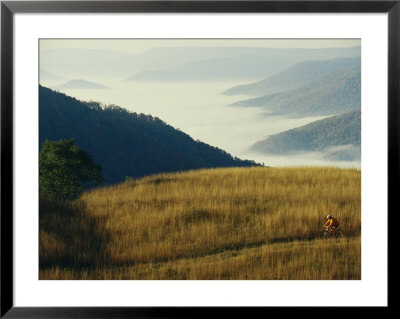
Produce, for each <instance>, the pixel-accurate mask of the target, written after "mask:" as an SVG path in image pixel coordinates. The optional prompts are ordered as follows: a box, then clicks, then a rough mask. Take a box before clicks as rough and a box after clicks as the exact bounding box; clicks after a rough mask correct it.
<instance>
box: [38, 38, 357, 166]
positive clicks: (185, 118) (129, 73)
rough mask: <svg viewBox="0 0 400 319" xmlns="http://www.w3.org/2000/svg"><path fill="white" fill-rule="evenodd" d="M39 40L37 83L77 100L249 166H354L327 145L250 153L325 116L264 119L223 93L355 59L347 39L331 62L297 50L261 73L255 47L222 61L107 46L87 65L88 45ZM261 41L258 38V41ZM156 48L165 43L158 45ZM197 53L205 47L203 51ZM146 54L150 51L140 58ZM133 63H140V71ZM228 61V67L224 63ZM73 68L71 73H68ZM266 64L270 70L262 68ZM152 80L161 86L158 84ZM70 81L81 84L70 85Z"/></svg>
mask: <svg viewBox="0 0 400 319" xmlns="http://www.w3.org/2000/svg"><path fill="white" fill-rule="evenodd" d="M41 41H44V42H45V45H44V44H43V43H42V44H41V52H40V54H41V62H40V68H41V79H40V84H41V85H43V86H46V87H48V88H51V89H53V90H57V91H59V92H62V93H65V94H67V95H69V96H72V97H75V98H76V99H79V100H82V101H96V102H100V103H101V104H102V105H109V104H114V105H118V106H120V107H122V108H126V109H127V110H129V111H132V112H136V113H144V114H149V115H152V116H153V117H158V118H160V119H161V120H163V121H164V122H166V123H167V124H169V125H171V126H173V127H174V128H176V129H179V130H181V131H183V132H185V133H187V134H189V135H190V136H191V137H192V138H193V139H195V140H201V141H203V142H205V143H207V144H210V145H213V146H216V147H219V148H221V149H223V150H225V151H227V152H228V153H230V154H231V155H232V156H237V157H239V158H241V159H249V160H254V161H256V162H258V163H264V165H266V166H297V165H323V166H339V167H360V166H361V163H360V160H343V159H339V160H337V159H336V160H335V158H332V157H329V156H327V152H332V147H330V148H327V150H326V151H325V150H318V151H309V152H308V151H306V152H293V153H289V154H274V155H272V154H265V153H260V152H255V151H254V150H253V151H252V150H250V148H251V146H252V145H253V144H255V143H256V142H258V141H261V140H264V139H266V138H267V137H268V136H270V135H273V134H277V133H280V132H284V131H287V130H290V129H293V128H297V127H301V126H304V125H306V124H309V123H312V122H314V121H317V120H321V119H323V118H326V117H327V116H328V115H323V116H322V115H319V116H305V117H289V116H285V115H283V114H275V115H268V114H267V111H266V109H265V108H262V107H256V106H254V107H253V106H249V107H240V106H232V105H231V104H233V103H235V102H238V101H241V100H246V99H248V98H249V96H248V95H244V94H242V95H226V94H223V92H225V91H227V90H228V89H230V88H232V87H235V86H238V85H243V84H250V83H253V82H257V81H261V80H263V79H264V78H266V77H268V76H271V75H273V74H275V73H278V72H281V71H283V70H285V69H287V68H288V67H290V66H292V65H294V64H295V63H297V62H298V61H307V60H308V59H310V60H312V59H313V58H315V59H318V58H319V59H323V58H336V57H342V56H343V57H353V56H357V54H358V53H357V52H359V47H356V48H355V49H354V45H356V44H357V43H358V42H356V43H350V41H349V43H348V44H347V47H346V46H345V45H343V47H342V48H344V49H342V48H341V47H340V46H338V48H339V49H338V48H336V49H331V50H333V51H334V50H338V53H337V54H336V53H332V56H330V55H329V54H328V53H326V52H330V51H323V52H319V53H318V52H317V53H315V57H314V56H311V57H310V58H308V57H307V54H305V52H306V51H301V52H300V53H299V54H298V55H297V56H298V59H297V60H296V58H293V56H292V54H288V55H287V58H285V56H283V57H282V56H281V54H278V56H280V57H279V60H278V61H279V62H280V63H276V62H275V61H274V60H273V58H274V55H273V54H270V53H268V54H269V55H270V56H271V60H270V61H265V62H262V63H264V66H265V72H262V68H261V69H260V68H259V67H257V65H254V59H251V56H253V55H254V56H259V57H260V54H259V53H257V52H258V51H257V52H256V51H254V50H257V48H258V47H252V48H251V50H249V51H248V52H246V50H244V51H243V52H239V53H238V54H232V55H231V56H227V52H229V50H226V49H221V50H217V49H214V50H212V47H211V48H209V47H208V51H209V52H205V53H204V52H203V53H202V51H201V50H199V51H197V53H198V54H197V55H196V54H189V55H187V54H182V56H183V57H184V58H183V57H179V56H176V54H173V53H174V52H177V51H179V47H177V46H174V47H173V49H174V50H175V51H174V52H172V53H168V54H165V55H163V52H162V51H161V50H157V49H155V48H156V47H157V43H154V47H150V48H148V47H146V48H145V50H144V49H143V50H142V51H141V52H140V54H139V53H137V52H135V53H130V52H127V49H125V50H124V51H123V50H121V51H120V52H118V47H113V49H112V52H111V53H112V54H110V55H107V50H106V48H107V44H106V43H105V46H104V49H103V50H102V51H101V52H102V54H104V56H99V55H95V56H94V58H93V59H90V58H89V57H88V55H89V56H90V50H89V49H88V48H87V47H88V44H87V42H90V41H89V40H88V41H86V44H85V47H83V48H81V49H80V48H78V47H76V46H77V45H78V44H76V43H74V45H73V46H72V45H71V46H72V48H70V47H68V46H66V47H64V46H57V45H58V44H59V43H61V42H62V40H59V41H60V42H59V43H57V41H56V40H52V41H53V42H54V47H52V43H50V40H41ZM46 41H48V42H46ZM266 41H267V40H264V42H266ZM288 41H290V40H288ZM104 42H106V40H104ZM135 43H136V42H135ZM163 45H165V41H164V42H163ZM179 45H180V46H183V45H185V43H181V42H180V43H179ZM187 45H188V44H187ZM208 45H209V44H208ZM230 45H233V43H230ZM244 45H245V44H244V43H239V42H237V46H238V47H240V46H244ZM322 45H323V43H321V48H324V47H323V46H322ZM133 46H134V43H133ZM98 47H99V46H98V45H97V46H96V50H99V48H98ZM126 47H129V46H126ZM305 47H306V48H305V49H304V48H303V49H304V50H308V49H315V48H318V44H315V43H314V44H312V45H310V46H308V47H307V46H305ZM194 48H195V47H189V49H186V50H189V52H196V50H193V49H194ZM260 48H262V49H266V48H268V45H266V44H264V47H262V46H261V41H260ZM347 48H351V49H347ZM164 49H165V48H164ZM203 50H205V49H204V48H203ZM286 50H290V49H286ZM293 50H295V49H293ZM326 50H328V49H326ZM333 51H332V52H333ZM71 52H74V54H71ZM146 52H148V53H149V55H148V57H147V58H146ZM210 52H211V53H210ZM254 52H255V53H254ZM263 52H264V51H263ZM285 52H286V51H285ZM263 54H264V53H263ZM247 55H249V57H250V58H248V61H249V68H248V69H249V70H250V71H249V72H247V71H246V65H241V66H240V70H239V71H237V72H236V73H235V72H232V73H231V74H228V75H226V76H225V75H224V74H226V72H227V71H226V70H230V69H231V68H232V65H235V63H239V62H238V61H240V63H243V61H246V56H247ZM266 55H267V54H266ZM132 56H134V57H136V58H137V61H136V62H134V61H133V62H132V60H131V57H132ZM294 56H296V55H294ZM57 57H58V59H57ZM168 57H170V59H171V60H170V62H171V63H168ZM69 59H76V60H69ZM259 60H260V61H262V60H266V58H265V57H264V56H261V57H260V59H259ZM77 61H79V63H78V62H77ZM105 61H106V62H105ZM127 61H131V62H127ZM138 61H141V62H140V65H139V64H138V63H139V62H138ZM152 61H158V62H157V63H156V62H155V63H154V64H153V67H152ZM161 61H162V63H161ZM208 61H209V62H210V63H213V67H212V72H214V73H213V75H212V76H211V78H207V72H206V70H205V69H204V68H203V67H202V65H204V63H207V62H208ZM221 61H226V63H227V64H226V65H221V64H222V62H221ZM229 61H230V62H231V63H232V64H229V63H230V62H229ZM75 62H76V63H75ZM74 63H75V65H76V67H71V65H73V64H74ZM97 63H98V65H97ZM121 63H129V65H127V67H126V69H125V70H124V67H123V64H121ZM96 65H97V66H98V67H96ZM114 66H115V67H114ZM268 66H271V67H270V68H268ZM272 66H273V67H272ZM158 72H161V73H158ZM162 72H164V73H162ZM246 72H247V73H246ZM200 74H201V75H200ZM132 77H133V79H132ZM157 78H158V79H160V81H157ZM168 79H170V81H169V80H168ZM185 79H187V80H185ZM72 80H83V81H85V82H82V81H81V82H76V83H74V82H69V81H72ZM127 80H129V81H127ZM336 148H338V147H336ZM339 149H340V150H341V149H351V146H348V145H345V146H341V147H339ZM335 150H336V149H334V150H333V151H335Z"/></svg>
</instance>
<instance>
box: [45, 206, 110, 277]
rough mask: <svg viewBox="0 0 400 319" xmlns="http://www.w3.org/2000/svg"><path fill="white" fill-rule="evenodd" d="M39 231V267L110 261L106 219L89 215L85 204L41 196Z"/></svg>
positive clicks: (73, 266) (81, 267)
mask: <svg viewBox="0 0 400 319" xmlns="http://www.w3.org/2000/svg"><path fill="white" fill-rule="evenodd" d="M39 234H40V235H39V269H40V270H44V269H47V268H52V267H60V268H73V269H83V268H91V267H96V266H100V265H107V264H109V260H110V257H109V254H107V252H106V245H107V242H108V239H109V238H110V234H109V232H108V231H106V229H105V225H104V219H101V218H98V217H96V219H95V218H93V217H91V216H89V215H88V214H87V213H85V207H84V205H83V204H80V203H76V202H55V201H51V200H47V199H40V200H39Z"/></svg>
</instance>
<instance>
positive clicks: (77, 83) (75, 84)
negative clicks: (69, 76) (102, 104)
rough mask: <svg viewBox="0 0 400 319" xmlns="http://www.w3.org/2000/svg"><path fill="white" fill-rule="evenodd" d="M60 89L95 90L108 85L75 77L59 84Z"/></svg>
mask: <svg viewBox="0 0 400 319" xmlns="http://www.w3.org/2000/svg"><path fill="white" fill-rule="evenodd" d="M57 89H59V90H70V89H83V90H87V89H94V90H102V89H107V87H106V86H104V85H102V84H98V83H94V82H90V81H86V80H80V79H75V80H71V81H68V82H65V83H63V84H61V85H59V86H57Z"/></svg>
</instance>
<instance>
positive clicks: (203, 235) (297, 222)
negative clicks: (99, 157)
mask: <svg viewBox="0 0 400 319" xmlns="http://www.w3.org/2000/svg"><path fill="white" fill-rule="evenodd" d="M39 207H40V208H39V212H40V214H39V229H40V241H39V265H40V279H55V280H57V279H71V280H73V279H95V280H104V279H110V280H112V279H117V280H121V279H126V280H135V279H139V280H140V279H150V280H152V279H154V280H156V279H165V280H212V279H215V280H221V279H222V280H225V279H239V280H240V279H248V280H261V279H271V280H273V279H276V280H279V279H291V280H306V279H310V280H321V279H322V280H323V279H325V280H332V279H352V280H359V279H360V278H361V242H360V238H361V237H360V235H361V171H360V170H355V169H337V168H327V167H298V168H266V167H254V168H224V169H206V170H197V171H190V172H181V173H177V174H162V175H156V176H151V177H146V178H143V179H139V180H135V181H132V182H127V183H123V184H119V185H113V186H110V187H102V188H98V189H96V190H94V191H91V192H86V193H84V194H82V196H81V197H80V198H79V199H77V200H75V201H74V202H72V203H53V202H46V201H41V202H40V206H39ZM325 212H335V217H337V218H338V220H339V221H340V224H341V227H342V228H343V229H344V231H345V234H346V237H345V238H338V239H331V240H330V239H327V240H325V241H324V240H320V239H318V237H319V233H320V231H321V230H322V225H323V223H324V222H325V216H326V213H325ZM327 247H329V249H327Z"/></svg>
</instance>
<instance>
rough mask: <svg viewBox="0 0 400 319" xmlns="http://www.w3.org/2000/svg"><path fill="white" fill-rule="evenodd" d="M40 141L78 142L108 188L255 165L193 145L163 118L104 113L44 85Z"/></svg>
mask: <svg viewBox="0 0 400 319" xmlns="http://www.w3.org/2000/svg"><path fill="white" fill-rule="evenodd" d="M39 120H40V121H39V142H40V145H41V143H42V142H43V141H44V140H45V139H49V140H59V139H62V138H71V137H72V138H74V139H75V143H76V144H77V145H78V146H80V147H82V148H83V149H84V150H85V151H87V152H88V153H89V154H91V155H92V156H93V158H94V160H95V162H97V163H98V164H100V165H101V167H102V176H103V178H104V179H105V181H106V183H116V182H120V181H122V180H124V179H125V177H126V176H132V177H140V176H145V175H150V174H155V173H161V172H175V171H180V170H189V169H197V168H213V167H232V166H254V165H255V163H254V162H253V161H243V160H240V159H238V158H233V157H232V156H231V155H229V154H228V153H226V152H225V151H223V150H221V149H219V148H216V147H212V146H210V145H208V144H205V143H202V142H198V141H194V140H193V139H192V138H191V137H190V136H189V135H187V134H185V133H183V132H181V131H179V130H176V129H174V128H173V127H172V126H169V125H167V124H166V123H164V122H163V121H161V120H160V119H158V118H154V117H152V116H150V115H144V114H136V113H131V112H128V111H127V110H125V109H123V108H120V107H117V106H109V107H106V108H101V107H100V106H99V105H98V104H96V103H93V102H90V103H86V102H81V101H78V100H76V99H74V98H72V97H69V96H67V95H65V94H62V93H57V92H55V91H52V90H50V89H48V88H45V87H42V86H39Z"/></svg>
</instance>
